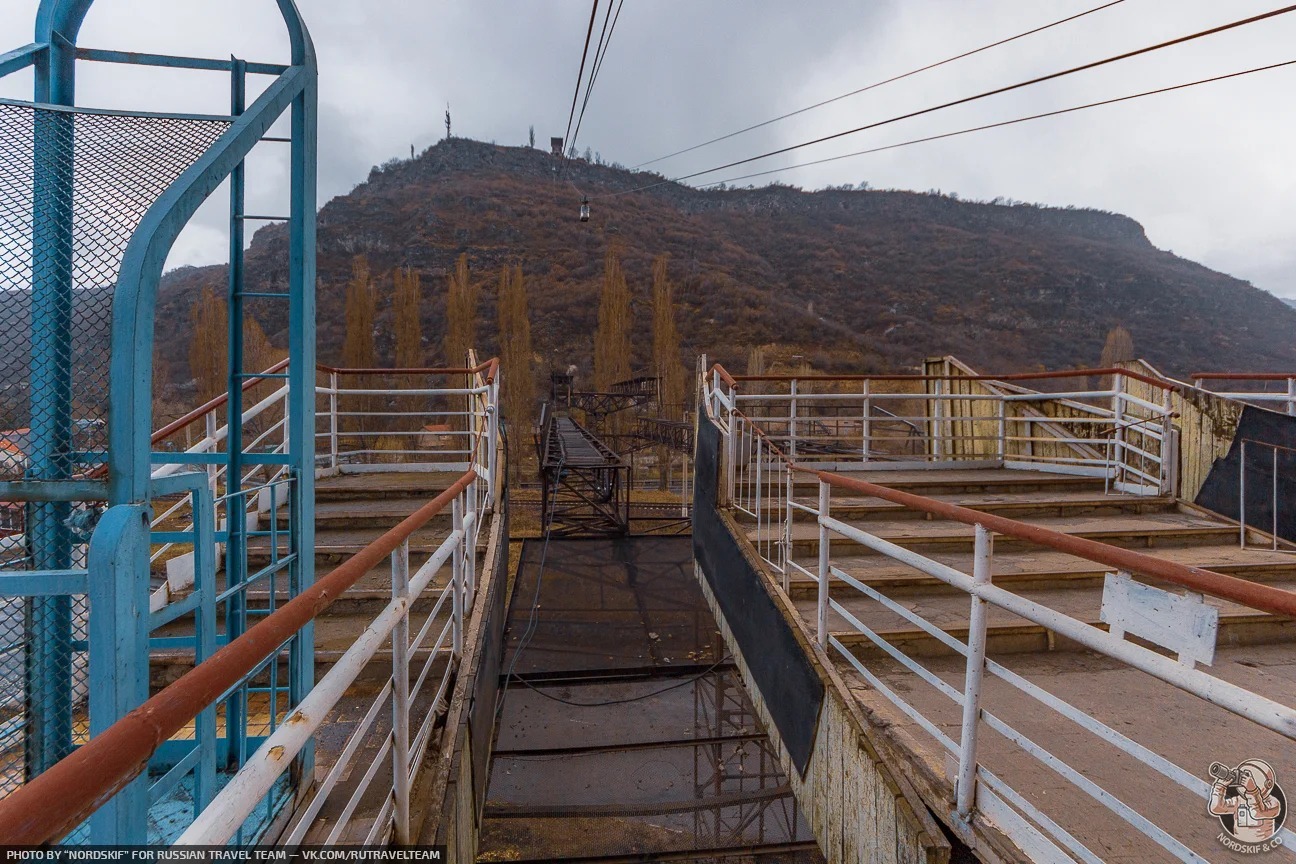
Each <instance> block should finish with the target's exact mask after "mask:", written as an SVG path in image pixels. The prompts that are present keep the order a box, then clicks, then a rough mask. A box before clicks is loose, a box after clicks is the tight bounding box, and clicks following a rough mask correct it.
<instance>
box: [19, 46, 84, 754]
mask: <svg viewBox="0 0 1296 864" xmlns="http://www.w3.org/2000/svg"><path fill="white" fill-rule="evenodd" d="M74 62H75V58H74V57H73V52H72V48H71V46H70V45H68V44H67V43H66V42H64V41H62V40H58V39H56V40H54V42H53V44H51V45H50V48H49V50H48V51H47V52H46V54H45V57H44V62H43V63H38V64H37V71H36V92H35V99H36V101H37V102H46V103H52V104H58V105H71V104H72V102H73V66H74ZM34 123H35V129H34V133H35V141H34V148H33V153H32V158H33V166H32V167H33V177H32V193H33V195H32V203H33V207H32V285H31V421H30V425H31V438H30V450H29V453H28V458H29V467H28V471H27V477H28V479H33V480H60V479H65V478H68V477H70V476H71V475H72V463H71V453H72V352H71V341H72V297H73V294H72V186H73V165H72V131H73V124H74V118H73V115H72V114H70V113H66V112H62V111H37V112H36V113H35V119H34ZM71 512H72V509H71V505H70V504H69V503H67V502H62V501H60V502H42V503H34V504H29V505H28V507H27V542H28V548H29V550H30V552H31V556H32V562H31V566H32V568H33V569H36V570H63V569H67V568H68V567H70V566H71V563H72V560H71V559H72V537H71V532H70V531H69V529H68V527H67V525H66V522H67V518H68V516H69V515H71ZM25 617H26V621H25V628H26V630H27V633H28V637H29V642H28V646H27V656H26V677H27V682H26V683H27V705H26V706H25V710H26V713H27V719H28V725H27V731H26V737H25V741H24V745H25V748H26V766H27V776H28V777H31V776H34V775H36V774H39V773H41V772H42V771H44V770H46V769H47V768H49V766H51V765H53V764H54V763H55V762H57V761H58V760H59V759H61V758H63V756H65V755H67V754H68V753H69V752H71V750H72V600H71V598H70V597H33V598H31V599H29V600H28V601H27V604H26V610H25Z"/></svg>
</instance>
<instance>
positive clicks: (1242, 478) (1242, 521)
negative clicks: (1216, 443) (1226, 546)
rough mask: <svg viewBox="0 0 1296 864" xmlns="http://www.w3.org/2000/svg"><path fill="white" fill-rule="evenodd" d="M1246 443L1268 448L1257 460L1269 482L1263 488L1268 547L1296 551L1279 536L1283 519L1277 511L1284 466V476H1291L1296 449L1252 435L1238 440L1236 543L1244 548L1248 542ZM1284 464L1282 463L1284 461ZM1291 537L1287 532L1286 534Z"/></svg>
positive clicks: (1258, 447) (1276, 550) (1279, 504)
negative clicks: (1266, 501)
mask: <svg viewBox="0 0 1296 864" xmlns="http://www.w3.org/2000/svg"><path fill="white" fill-rule="evenodd" d="M1247 445H1250V446H1251V448H1252V449H1253V450H1260V451H1261V452H1263V451H1264V450H1268V451H1269V458H1268V459H1264V458H1263V457H1262V458H1261V459H1260V460H1259V466H1258V467H1262V468H1267V469H1268V474H1269V482H1268V483H1266V484H1264V489H1265V491H1267V492H1268V493H1269V501H1268V504H1269V525H1268V526H1266V527H1267V528H1268V534H1269V544H1268V545H1269V547H1270V551H1272V552H1296V549H1292V548H1291V547H1290V545H1289V544H1286V543H1282V542H1281V540H1280V538H1281V536H1282V533H1281V525H1282V519H1281V517H1280V511H1281V510H1282V499H1283V496H1282V495H1281V494H1279V489H1280V487H1281V486H1282V485H1283V483H1282V478H1283V473H1284V472H1283V469H1284V468H1286V469H1288V474H1287V476H1288V477H1290V476H1291V474H1290V469H1291V467H1292V465H1293V463H1294V462H1296V459H1294V458H1293V457H1296V449H1294V448H1291V447H1284V446H1283V445H1281V444H1271V443H1269V442H1268V441H1257V440H1255V439H1254V438H1243V439H1241V440H1240V441H1239V442H1238V545H1239V546H1240V547H1241V548H1243V549H1246V548H1248V545H1247V536H1248V531H1247V468H1248V465H1247ZM1284 463H1285V464H1284ZM1289 536H1290V535H1289Z"/></svg>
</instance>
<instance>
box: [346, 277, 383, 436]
mask: <svg viewBox="0 0 1296 864" xmlns="http://www.w3.org/2000/svg"><path fill="white" fill-rule="evenodd" d="M376 302H377V298H376V297H375V292H374V285H373V280H372V279H371V278H370V275H369V259H368V258H366V257H365V256H364V255H357V256H355V258H353V259H351V281H350V282H349V283H347V293H346V336H345V338H344V340H343V343H342V365H343V366H344V367H347V368H352V369H363V368H368V367H372V366H374V365H375V360H374V332H373V331H374V307H375V305H376ZM372 401H373V400H372V399H370V398H369V397H367V396H353V397H350V398H344V399H343V400H341V404H346V403H350V404H347V405H346V407H345V408H342V409H341V410H345V411H361V412H368V411H371V410H372ZM339 407H341V405H340V406H339ZM342 419H343V421H345V422H344V423H343V428H345V429H346V430H347V431H350V432H361V433H363V432H364V431H365V430H366V427H368V426H369V425H370V424H369V423H368V422H363V421H365V420H367V419H371V418H363V417H355V416H352V417H343V418H342Z"/></svg>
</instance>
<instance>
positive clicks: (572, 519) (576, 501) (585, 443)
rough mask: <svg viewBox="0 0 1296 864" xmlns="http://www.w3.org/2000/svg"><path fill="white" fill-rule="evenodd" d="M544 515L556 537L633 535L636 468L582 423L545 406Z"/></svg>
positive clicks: (542, 427)
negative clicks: (632, 496) (632, 479)
mask: <svg viewBox="0 0 1296 864" xmlns="http://www.w3.org/2000/svg"><path fill="white" fill-rule="evenodd" d="M537 443H538V445H539V451H540V473H541V477H542V479H543V493H542V497H541V506H542V511H541V512H542V513H545V514H547V515H546V522H547V524H549V525H550V526H551V527H550V531H551V532H552V533H553V535H554V536H555V537H567V536H572V535H575V534H581V535H590V534H598V535H624V534H627V533H629V531H630V463H628V462H626V461H625V460H624V459H622V458H621V457H620V456H619V455H618V454H617V453H616V452H615V451H614V450H612V449H611V448H610V447H608V446H607V445H606V444H604V443H603V442H602V441H600V440H599V439H598V437H597V436H595V435H594V433H592V432H590V431H589V430H588V429H586V428H585V427H584V426H582V425H581V424H579V423H577V422H576V421H575V420H573V419H572V418H570V417H567V416H565V415H554V414H553V413H551V409H550V406H548V405H546V406H545V412H544V416H543V417H542V418H541V421H540V440H539V441H538V442H537Z"/></svg>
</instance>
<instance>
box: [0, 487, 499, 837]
mask: <svg viewBox="0 0 1296 864" xmlns="http://www.w3.org/2000/svg"><path fill="white" fill-rule="evenodd" d="M476 477H477V472H476V471H471V470H470V471H468V472H467V473H466V474H464V475H463V476H462V477H460V478H459V479H458V480H457V481H455V483H454V484H453V485H452V486H451V487H450V488H449V489H446V490H445V491H444V492H442V493H441V494H440V495H438V496H436V497H435V498H433V499H432V500H431V501H429V502H428V503H427V504H424V505H423V506H422V507H420V508H419V509H418V510H416V511H415V512H414V513H413V514H412V515H411V516H409V517H408V518H407V519H405V520H404V521H403V522H401V523H400V524H399V525H397V526H396V527H395V528H392V529H391V530H390V531H388V532H387V533H386V534H384V535H382V536H381V537H379V538H378V539H377V540H375V541H374V542H372V543H370V544H369V545H368V546H366V547H365V548H364V549H362V550H360V551H359V552H357V553H356V554H355V555H353V556H351V557H350V558H349V559H347V561H345V562H344V563H343V564H341V565H339V566H338V567H337V568H336V569H335V570H333V572H331V573H329V574H328V575H327V576H325V577H324V578H322V579H320V580H319V581H318V582H316V583H315V584H314V585H312V586H310V587H309V588H306V589H305V590H303V591H302V592H301V593H300V594H298V595H297V596H296V597H294V598H293V599H292V600H289V601H288V602H287V603H285V604H284V605H283V606H281V607H279V609H277V610H276V611H274V612H273V613H271V614H270V615H268V616H267V617H266V618H264V619H263V620H261V621H260V622H258V623H257V624H255V625H254V626H253V627H252V628H251V629H249V630H248V631H247V632H246V633H244V634H243V635H242V636H239V637H238V638H237V639H235V640H234V641H233V642H230V643H229V644H228V645H226V646H225V647H224V648H221V649H220V650H219V651H217V652H216V653H215V654H213V655H212V656H211V657H209V658H208V659H206V660H204V661H203V662H202V663H199V664H198V665H197V666H195V667H194V668H192V669H190V670H189V671H188V672H186V673H185V674H184V675H182V676H180V678H178V679H177V680H176V681H175V682H174V683H172V684H170V685H168V686H167V687H165V688H163V689H162V690H161V691H160V692H159V693H157V694H156V695H155V696H153V697H152V698H150V699H149V700H148V701H147V702H145V703H144V704H143V705H141V706H139V707H138V708H136V709H135V710H134V711H131V712H130V713H129V714H127V715H126V716H125V717H123V718H122V719H120V720H118V721H117V722H116V723H114V724H112V725H111V726H109V727H108V728H107V729H105V730H104V731H103V732H101V733H100V734H98V735H96V736H95V737H93V738H92V739H90V741H89V742H87V743H86V744H85V745H83V746H81V747H79V748H78V749H76V750H74V751H73V752H72V753H71V754H70V755H68V756H66V757H65V758H63V759H61V760H59V761H58V762H57V763H55V764H54V765H53V766H51V767H50V768H49V770H47V771H45V772H44V773H42V774H39V775H37V776H36V777H34V778H32V780H31V781H30V782H28V783H26V784H24V785H22V786H19V787H18V788H17V789H15V790H14V791H13V792H12V793H10V794H9V796H8V797H7V798H4V799H3V800H0V838H3V842H4V843H8V844H14V845H28V844H32V845H34V844H40V843H49V842H52V841H54V840H57V839H59V838H61V837H63V836H64V835H66V834H67V833H68V832H69V831H71V830H72V829H73V828H75V827H76V826H77V825H79V824H81V823H82V822H83V821H85V819H86V818H87V817H88V816H89V815H90V814H91V813H93V812H94V811H95V810H96V809H97V808H99V807H100V806H101V805H103V804H104V803H106V802H107V801H108V799H109V798H111V797H112V796H113V795H115V794H116V793H117V792H119V791H120V790H121V789H122V788H123V787H124V786H125V785H126V784H127V783H129V782H130V781H131V780H133V779H134V778H135V777H137V776H139V775H140V774H142V773H143V772H144V771H145V770H146V769H147V768H148V761H149V758H150V757H151V756H152V755H153V753H154V752H155V751H156V750H157V749H158V747H159V746H161V744H162V743H163V742H164V741H166V740H167V739H169V738H170V737H171V736H172V735H174V734H176V733H177V732H179V731H180V729H181V728H182V727H184V725H185V724H186V723H188V722H189V721H191V720H193V718H194V717H196V716H198V713H199V712H200V711H202V710H203V709H204V708H206V707H207V706H208V705H210V704H212V703H213V702H215V701H216V700H217V699H218V698H220V696H221V694H222V693H225V692H226V691H228V690H229V689H230V688H231V687H233V686H234V685H235V684H237V683H238V681H239V680H240V679H241V678H243V677H244V676H245V675H247V674H248V673H250V672H251V671H252V670H253V669H255V668H256V667H257V666H258V665H259V664H260V663H262V662H263V661H264V660H265V659H266V658H267V657H269V656H270V655H272V654H273V653H274V652H276V651H278V650H279V647H280V646H281V645H283V643H284V642H286V641H287V640H288V639H289V638H290V637H291V636H292V635H293V634H294V633H296V632H297V631H298V630H300V629H301V628H302V627H304V626H305V625H306V624H307V623H308V622H310V621H311V620H312V619H314V618H315V617H316V616H317V615H319V614H320V613H321V612H323V611H324V610H325V609H327V608H328V607H329V605H330V604H332V603H333V601H335V600H337V598H338V597H340V596H341V595H342V593H343V592H345V591H346V590H347V589H348V588H350V587H351V586H353V585H355V584H356V583H357V582H358V581H360V578H361V577H362V576H364V575H365V574H366V573H368V572H369V571H370V570H371V569H372V568H374V567H376V566H378V565H379V564H380V563H382V562H383V561H384V560H385V559H386V558H387V556H388V555H390V554H391V553H392V552H393V551H394V550H395V549H396V548H397V547H398V546H400V544H401V543H402V542H404V541H405V540H407V539H408V538H409V537H410V535H411V534H413V533H414V532H415V531H417V530H418V529H419V528H421V527H422V526H423V525H425V524H427V522H428V521H429V520H430V519H432V517H434V516H436V515H437V514H439V513H440V512H441V511H442V510H444V509H445V507H446V505H447V504H449V503H450V502H451V501H453V500H454V499H455V497H456V496H457V495H458V494H459V493H460V492H462V491H463V490H464V489H466V488H467V487H468V484H469V483H471V482H472V481H473V480H474V479H476ZM465 542H471V541H465Z"/></svg>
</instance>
